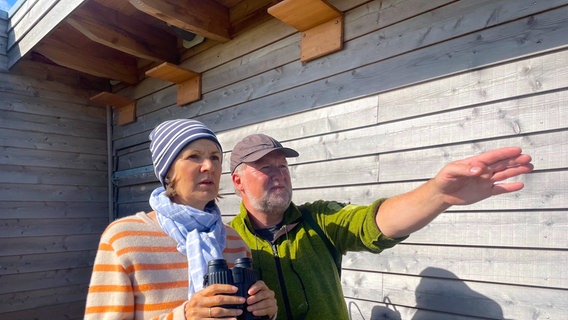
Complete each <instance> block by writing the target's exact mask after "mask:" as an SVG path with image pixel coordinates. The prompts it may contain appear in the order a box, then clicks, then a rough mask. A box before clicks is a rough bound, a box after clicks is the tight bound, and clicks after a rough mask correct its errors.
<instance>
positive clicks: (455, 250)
mask: <svg viewBox="0 0 568 320" xmlns="http://www.w3.org/2000/svg"><path fill="white" fill-rule="evenodd" d="M409 240H410V241H411V239H409ZM497 245H498V244H495V245H494V246H490V247H475V246H468V245H466V244H462V245H461V246H444V245H434V244H428V245H415V244H406V243H403V244H399V245H397V246H396V247H395V248H393V249H389V250H385V251H383V252H382V253H381V254H379V255H375V254H369V253H349V254H348V255H347V256H346V257H345V258H344V260H343V268H344V269H350V270H353V269H356V270H368V271H380V272H386V273H394V274H399V273H404V274H408V275H416V276H435V275H427V274H424V273H423V270H424V269H427V268H428V267H437V268H442V269H445V270H448V271H451V272H452V273H453V274H454V275H455V276H456V277H457V278H459V279H475V280H476V281H480V282H487V283H500V284H508V283H510V284H515V285H526V286H540V287H552V288H559V289H567V288H568V280H567V279H565V277H564V276H563V274H562V270H563V263H566V262H568V253H567V252H566V250H557V249H546V248H534V249H525V248H522V247H518V248H498V247H496V246H497ZM559 249H562V248H559ZM505 266H506V267H505ZM361 290H364V289H361Z"/></svg>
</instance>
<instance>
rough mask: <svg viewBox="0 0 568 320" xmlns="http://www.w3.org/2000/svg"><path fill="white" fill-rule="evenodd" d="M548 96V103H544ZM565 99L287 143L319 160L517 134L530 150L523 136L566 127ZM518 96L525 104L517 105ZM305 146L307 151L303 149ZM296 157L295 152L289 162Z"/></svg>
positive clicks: (533, 100)
mask: <svg viewBox="0 0 568 320" xmlns="http://www.w3.org/2000/svg"><path fill="white" fill-rule="evenodd" d="M551 98H552V99H551ZM548 99H550V103H549V104H547V103H546V102H547V101H549V100H548ZM567 101H568V91H562V92H558V93H551V94H544V95H537V96H533V97H530V98H526V99H520V100H518V101H515V100H510V101H505V102H500V103H495V104H489V105H483V106H479V107H471V108H465V109H459V110H454V111H451V112H445V113H435V114H431V115H426V116H423V117H418V118H411V119H406V120H402V121H397V122H388V123H384V124H379V125H376V126H370V127H364V128H360V129H356V130H355V129H354V130H347V131H343V132H332V133H329V134H327V135H322V136H317V137H309V138H306V139H301V140H296V141H290V142H288V143H287V146H288V147H291V148H294V149H296V150H298V152H300V153H301V154H302V156H301V157H300V158H301V159H302V161H316V160H322V157H321V155H325V156H326V158H325V159H333V158H336V159H337V158H342V157H345V156H350V157H353V156H355V155H363V154H375V153H386V152H394V151H400V150H405V149H421V148H427V147H432V146H435V145H449V144H456V143H465V142H469V143H472V142H477V141H482V140H489V139H491V140H496V139H505V138H513V137H518V138H519V139H518V141H520V142H521V144H520V146H523V147H524V149H525V150H526V151H527V152H529V153H530V151H531V149H530V148H531V141H530V140H529V139H526V140H525V139H522V138H523V137H525V136H526V135H529V134H535V133H540V132H541V131H542V130H543V129H544V128H546V130H563V129H565V128H566V125H565V124H566V123H567V122H568V110H567V109H566V108H563V105H565V103H566V102H567ZM519 102H522V104H520V105H519ZM543 123H546V127H543ZM394 142H396V143H394ZM304 150H306V152H303V151H304ZM346 150H348V151H346ZM308 151H309V152H308ZM300 158H298V159H300ZM295 160H296V159H295V158H291V159H290V163H293V162H294V161H295Z"/></svg>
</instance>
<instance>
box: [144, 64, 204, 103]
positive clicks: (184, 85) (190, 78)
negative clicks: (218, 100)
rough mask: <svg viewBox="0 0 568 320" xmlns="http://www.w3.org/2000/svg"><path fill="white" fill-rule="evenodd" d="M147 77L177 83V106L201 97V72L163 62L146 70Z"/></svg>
mask: <svg viewBox="0 0 568 320" xmlns="http://www.w3.org/2000/svg"><path fill="white" fill-rule="evenodd" d="M146 75H147V76H148V77H152V78H157V79H161V80H164V81H168V82H173V83H175V84H177V104H178V105H179V106H181V105H184V104H188V103H190V102H194V101H197V100H199V99H201V74H199V73H197V72H194V71H191V70H187V69H184V68H181V67H178V66H176V65H173V64H171V63H167V62H164V63H162V64H161V65H159V66H156V67H154V68H152V69H150V70H148V71H146Z"/></svg>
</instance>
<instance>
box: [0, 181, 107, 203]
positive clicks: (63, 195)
mask: <svg viewBox="0 0 568 320" xmlns="http://www.w3.org/2000/svg"><path fill="white" fill-rule="evenodd" d="M107 194H108V191H107V188H106V187H101V186H66V185H56V186H52V185H46V184H36V185H24V184H15V183H11V184H8V183H6V184H2V185H1V186H0V201H4V200H5V201H84V202H102V201H106V199H107V198H106V197H107Z"/></svg>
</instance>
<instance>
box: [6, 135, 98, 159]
mask: <svg viewBox="0 0 568 320" xmlns="http://www.w3.org/2000/svg"><path fill="white" fill-rule="evenodd" d="M21 129H24V128H21ZM21 129H20V128H18V129H1V128H0V145H2V146H4V147H14V148H26V149H36V150H47V151H56V152H81V153H85V154H95V155H106V154H107V142H106V139H105V135H106V134H105V133H104V132H105V131H103V133H98V134H96V135H91V136H84V137H77V136H73V135H69V134H64V133H61V134H52V133H45V132H39V131H38V132H30V131H22V130H21ZM23 136H25V137H26V139H22V137H23Z"/></svg>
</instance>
